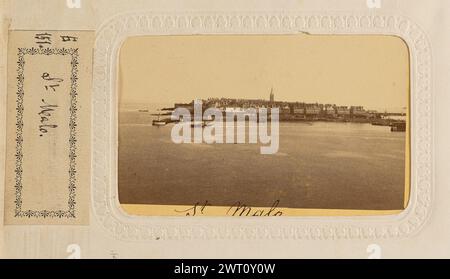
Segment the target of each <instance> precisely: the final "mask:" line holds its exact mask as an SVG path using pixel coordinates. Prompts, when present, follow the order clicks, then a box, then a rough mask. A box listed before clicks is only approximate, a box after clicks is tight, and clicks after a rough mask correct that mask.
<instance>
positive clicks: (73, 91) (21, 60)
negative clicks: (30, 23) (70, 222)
mask: <svg viewBox="0 0 450 279" xmlns="http://www.w3.org/2000/svg"><path fill="white" fill-rule="evenodd" d="M26 55H47V56H50V55H62V56H67V55H70V56H71V58H72V59H71V63H70V64H71V77H70V81H71V86H70V108H69V111H70V119H69V129H70V133H69V141H68V143H69V171H68V174H69V180H68V189H69V199H68V203H67V205H68V208H67V209H66V210H24V209H23V208H22V204H23V201H22V189H23V185H22V175H23V168H22V163H23V157H24V155H23V146H22V145H23V125H24V124H23V112H24V101H23V99H24V96H25V92H24V81H25V76H24V69H25V64H26V63H25V56H26ZM78 58H79V53H78V48H19V49H18V62H17V100H16V154H15V157H16V164H15V195H16V198H15V215H14V216H15V217H17V218H75V217H76V209H75V206H76V200H75V198H76V172H77V171H76V158H77V145H76V143H77V95H78V93H77V88H78V64H79V61H78Z"/></svg>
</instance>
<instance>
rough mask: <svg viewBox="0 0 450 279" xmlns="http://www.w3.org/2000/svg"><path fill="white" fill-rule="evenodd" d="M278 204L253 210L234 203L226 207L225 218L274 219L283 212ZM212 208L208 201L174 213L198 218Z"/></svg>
mask: <svg viewBox="0 0 450 279" xmlns="http://www.w3.org/2000/svg"><path fill="white" fill-rule="evenodd" d="M279 204H280V201H279V200H276V201H275V202H274V203H273V204H272V206H271V207H270V208H267V209H266V208H264V209H261V208H254V207H251V206H248V205H246V204H244V203H242V202H240V201H238V202H236V203H234V204H233V205H232V206H230V207H228V210H227V211H226V215H227V216H233V217H234V216H252V217H253V216H255V217H256V216H260V217H271V216H273V217H275V216H282V215H283V211H281V210H280V209H279V208H278V205H279ZM209 206H212V204H210V203H209V202H208V201H205V202H197V203H196V204H194V206H192V207H189V208H187V209H186V210H175V212H176V213H183V214H184V215H185V216H198V215H203V214H206V213H207V208H208V207H209Z"/></svg>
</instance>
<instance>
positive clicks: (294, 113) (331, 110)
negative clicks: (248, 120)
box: [175, 93, 380, 120]
mask: <svg viewBox="0 0 450 279" xmlns="http://www.w3.org/2000/svg"><path fill="white" fill-rule="evenodd" d="M193 105H194V101H192V102H191V103H188V104H175V108H177V107H185V108H188V109H193ZM202 105H203V109H205V110H206V109H208V108H212V107H215V108H218V109H221V110H223V111H228V110H245V109H249V108H255V109H258V108H278V109H279V111H280V119H286V120H289V119H292V120H295V119H355V118H359V119H374V118H378V117H380V113H379V112H377V111H374V110H365V109H364V107H362V106H337V105H334V104H319V103H302V102H280V101H275V100H274V96H273V93H272V94H271V96H270V100H262V99H259V100H251V99H231V98H209V99H207V100H202Z"/></svg>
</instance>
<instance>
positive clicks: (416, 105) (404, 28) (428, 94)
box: [92, 12, 433, 241]
mask: <svg viewBox="0 0 450 279" xmlns="http://www.w3.org/2000/svg"><path fill="white" fill-rule="evenodd" d="M299 32H308V33H311V34H385V35H395V36H399V37H401V38H402V39H403V40H404V41H405V42H406V43H407V45H408V46H409V49H410V61H411V64H410V65H411V69H410V70H411V104H410V107H411V197H410V203H409V205H408V207H407V209H406V210H404V211H403V212H402V213H401V214H399V215H395V216H355V217H283V218H276V217H274V218H272V217H268V218H251V217H239V218H231V217H220V218H217V217H216V218H213V217H201V218H194V219H190V218H186V217H138V216H129V215H126V214H125V213H124V212H123V211H122V210H121V209H120V207H119V203H118V198H117V196H118V195H117V192H118V190H117V130H118V127H117V126H118V124H117V123H118V122H117V119H118V117H117V113H118V109H117V92H116V89H117V72H118V71H117V70H118V68H117V64H118V52H119V49H120V46H121V44H122V42H123V41H124V40H125V39H126V38H127V37H129V36H140V35H172V34H295V33H299ZM93 78H94V83H93V84H94V94H93V119H92V121H93V122H92V123H93V127H92V129H93V143H92V144H93V151H92V171H93V175H92V185H93V187H92V200H93V211H94V215H95V217H96V220H97V222H98V223H100V224H101V226H102V227H104V228H105V229H106V231H108V232H110V233H111V234H112V235H113V236H114V237H116V238H118V239H122V240H136V241H138V240H155V239H310V240H321V239H323V240H327V239H375V238H396V237H408V236H410V235H412V234H414V233H416V232H418V231H419V229H420V228H421V227H422V226H423V225H424V224H425V223H426V221H427V218H428V216H429V215H430V211H431V205H432V196H433V168H432V158H433V152H432V107H433V102H432V91H431V90H432V88H431V80H432V76H431V48H430V44H429V41H428V39H427V37H426V34H424V32H423V31H422V29H421V28H420V27H419V26H418V25H417V24H415V23H414V22H412V21H411V20H409V19H408V18H405V17H403V16H398V15H388V14H386V15H378V14H359V15H355V14H342V13H336V14H323V13H322V14H320V13H314V14H313V13H310V14H308V13H300V12H299V13H294V12H292V13H268V14H259V13H252V12H248V13H180V14H173V13H167V14H153V13H151V12H140V13H133V14H124V15H119V16H116V17H114V18H113V19H111V20H110V21H108V22H107V23H106V24H104V25H103V26H102V27H101V28H100V29H99V31H98V34H97V39H96V45H95V55H94V77H93Z"/></svg>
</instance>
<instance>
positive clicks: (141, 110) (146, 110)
mask: <svg viewBox="0 0 450 279" xmlns="http://www.w3.org/2000/svg"><path fill="white" fill-rule="evenodd" d="M138 111H139V112H148V109H140V110H138Z"/></svg>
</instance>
